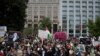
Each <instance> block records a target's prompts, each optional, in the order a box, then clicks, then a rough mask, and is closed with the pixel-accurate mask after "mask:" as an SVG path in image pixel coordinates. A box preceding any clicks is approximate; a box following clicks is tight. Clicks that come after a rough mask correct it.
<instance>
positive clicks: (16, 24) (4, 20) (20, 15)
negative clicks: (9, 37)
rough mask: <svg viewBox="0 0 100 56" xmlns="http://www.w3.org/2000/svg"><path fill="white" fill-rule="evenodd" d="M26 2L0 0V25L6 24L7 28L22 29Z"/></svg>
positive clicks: (24, 0) (22, 0) (21, 0)
mask: <svg viewBox="0 0 100 56" xmlns="http://www.w3.org/2000/svg"><path fill="white" fill-rule="evenodd" d="M27 2H28V0H0V25H3V26H7V28H8V30H17V31H20V30H22V29H23V28H24V23H25V17H26V14H25V9H26V7H27Z"/></svg>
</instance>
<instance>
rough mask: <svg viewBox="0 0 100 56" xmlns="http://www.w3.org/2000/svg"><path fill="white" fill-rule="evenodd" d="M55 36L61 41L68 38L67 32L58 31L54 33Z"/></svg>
mask: <svg viewBox="0 0 100 56" xmlns="http://www.w3.org/2000/svg"><path fill="white" fill-rule="evenodd" d="M54 38H55V39H58V40H60V41H65V40H66V39H67V35H66V33H65V32H56V33H55V34H54Z"/></svg>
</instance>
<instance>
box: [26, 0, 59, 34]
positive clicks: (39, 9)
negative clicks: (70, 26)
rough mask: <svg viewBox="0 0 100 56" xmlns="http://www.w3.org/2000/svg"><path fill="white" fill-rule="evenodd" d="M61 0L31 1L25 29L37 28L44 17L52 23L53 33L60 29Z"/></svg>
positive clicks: (27, 11)
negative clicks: (59, 10)
mask: <svg viewBox="0 0 100 56" xmlns="http://www.w3.org/2000/svg"><path fill="white" fill-rule="evenodd" d="M58 9H59V0H29V2H28V8H27V10H26V13H27V18H26V19H27V22H26V25H25V27H36V26H37V25H38V22H39V21H40V20H42V19H43V18H44V17H49V18H50V20H51V21H52V32H54V31H57V28H58V23H59V19H58Z"/></svg>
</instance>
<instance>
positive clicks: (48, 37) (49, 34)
mask: <svg viewBox="0 0 100 56" xmlns="http://www.w3.org/2000/svg"><path fill="white" fill-rule="evenodd" d="M46 32H47V33H48V35H47V39H49V40H50V39H52V35H51V33H50V31H49V30H48V28H47V27H46Z"/></svg>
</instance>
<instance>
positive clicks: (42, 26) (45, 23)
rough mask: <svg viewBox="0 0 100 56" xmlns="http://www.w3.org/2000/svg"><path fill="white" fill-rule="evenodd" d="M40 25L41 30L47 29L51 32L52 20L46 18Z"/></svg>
mask: <svg viewBox="0 0 100 56" xmlns="http://www.w3.org/2000/svg"><path fill="white" fill-rule="evenodd" d="M39 23H40V25H39V29H42V30H45V29H46V27H47V28H48V29H49V30H50V31H51V23H52V22H51V20H50V18H48V17H44V18H43V20H41V21H40V22H39Z"/></svg>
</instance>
